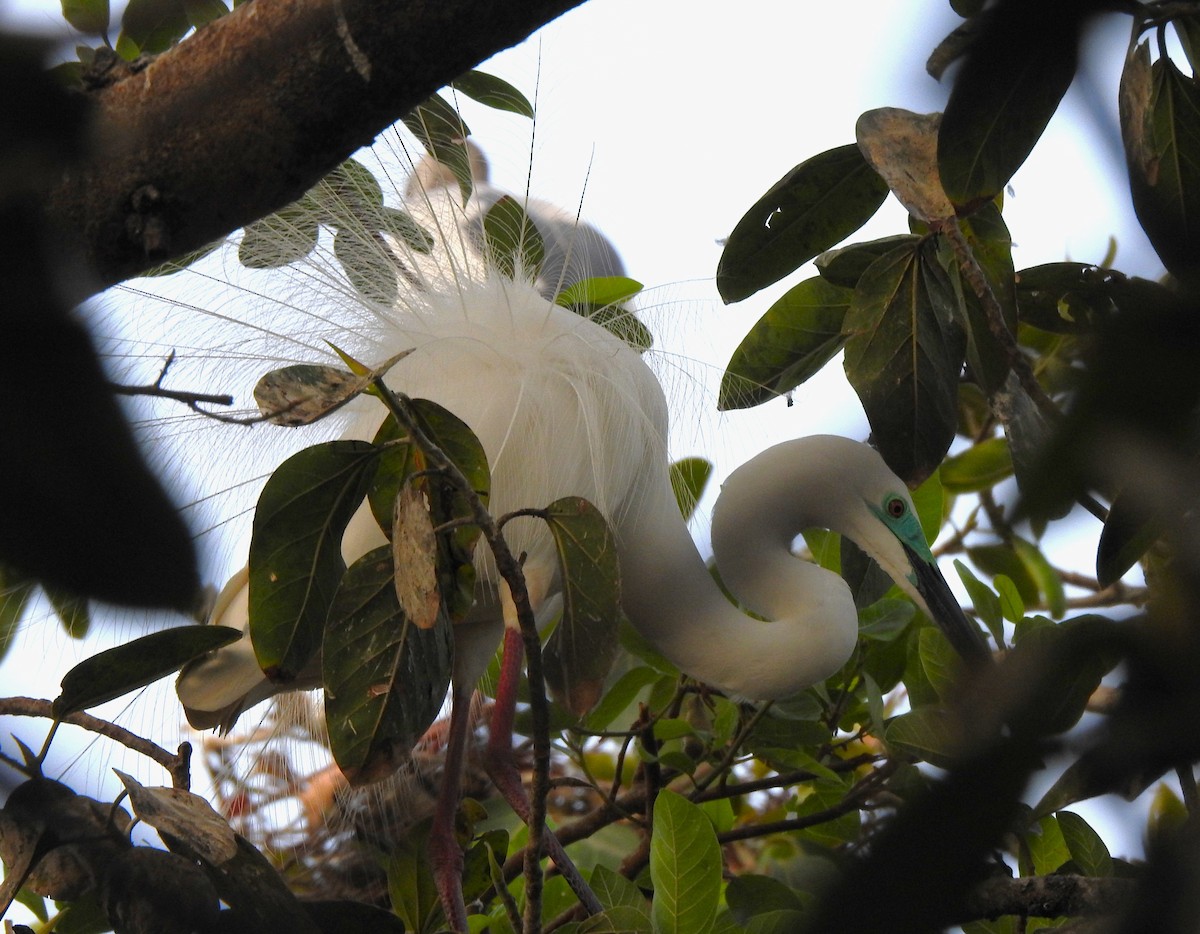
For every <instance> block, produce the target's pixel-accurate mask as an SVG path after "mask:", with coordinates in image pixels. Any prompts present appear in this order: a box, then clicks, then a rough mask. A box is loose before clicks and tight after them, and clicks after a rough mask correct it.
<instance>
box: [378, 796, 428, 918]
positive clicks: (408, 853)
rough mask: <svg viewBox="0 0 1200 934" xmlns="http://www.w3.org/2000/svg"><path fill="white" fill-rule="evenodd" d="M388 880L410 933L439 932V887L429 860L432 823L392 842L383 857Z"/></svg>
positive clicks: (390, 895) (391, 895) (395, 907)
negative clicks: (437, 920) (437, 925)
mask: <svg viewBox="0 0 1200 934" xmlns="http://www.w3.org/2000/svg"><path fill="white" fill-rule="evenodd" d="M381 862H382V864H383V868H384V871H385V872H386V873H387V880H388V899H389V901H390V903H391V906H392V910H393V911H394V912H395V913H396V916H397V917H399V918H400V920H401V921H403V922H404V927H405V929H406V930H409V931H426V930H437V928H436V927H435V926H434V923H433V922H434V920H435V919H437V918H440V914H441V908H440V904H439V902H438V893H437V886H436V884H435V883H434V881H433V871H432V868H431V867H430V860H429V821H428V819H427V820H425V821H422V822H421V824H419V825H418V826H417V827H415V828H414V829H413V830H412V831H411V832H410V833H408V834H404V835H399V836H397V837H396V838H394V839H392V840H389V841H388V851H387V853H386V855H383V856H382V857H381Z"/></svg>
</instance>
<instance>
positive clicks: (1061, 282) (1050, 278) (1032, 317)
mask: <svg viewBox="0 0 1200 934" xmlns="http://www.w3.org/2000/svg"><path fill="white" fill-rule="evenodd" d="M1163 291H1164V289H1163V286H1161V285H1159V284H1158V283H1157V282H1150V281H1148V280H1145V279H1136V278H1133V279H1131V278H1127V277H1126V276H1124V275H1122V274H1121V273H1119V272H1117V271H1116V270H1114V269H1105V268H1104V267H1103V266H1092V265H1088V264H1087V263H1046V264H1044V265H1041V266H1031V267H1030V268H1028V269H1022V270H1021V271H1020V272H1019V273H1017V305H1018V307H1019V309H1020V317H1021V322H1022V323H1023V324H1031V325H1033V326H1034V327H1036V328H1040V329H1041V330H1043V331H1049V332H1051V333H1053V334H1087V333H1091V332H1092V331H1093V330H1094V329H1095V327H1096V325H1097V324H1099V323H1101V322H1103V321H1104V320H1106V319H1107V318H1110V317H1112V315H1113V314H1115V313H1117V312H1118V311H1120V310H1122V309H1136V308H1137V306H1138V305H1139V304H1140V303H1142V302H1143V301H1144V300H1145V299H1146V297H1147V295H1148V294H1149V293H1160V294H1161V293H1162V292H1163Z"/></svg>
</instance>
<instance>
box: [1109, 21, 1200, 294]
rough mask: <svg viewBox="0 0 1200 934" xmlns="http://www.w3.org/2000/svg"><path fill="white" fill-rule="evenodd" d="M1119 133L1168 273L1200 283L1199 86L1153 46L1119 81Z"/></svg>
mask: <svg viewBox="0 0 1200 934" xmlns="http://www.w3.org/2000/svg"><path fill="white" fill-rule="evenodd" d="M1120 103H1121V135H1122V138H1123V139H1124V141H1125V158H1126V162H1127V163H1128V166H1129V190H1130V194H1131V195H1132V196H1133V207H1134V210H1135V211H1136V212H1137V216H1138V220H1139V221H1141V224H1142V228H1143V229H1144V230H1145V231H1146V236H1148V237H1149V238H1150V242H1151V243H1152V244H1154V249H1155V251H1156V252H1157V253H1158V255H1159V257H1160V258H1161V259H1162V261H1163V265H1165V266H1166V267H1167V269H1168V270H1169V271H1170V272H1172V273H1174V274H1175V275H1176V276H1178V277H1179V278H1180V279H1182V280H1183V281H1185V282H1187V283H1189V284H1192V285H1195V284H1196V283H1197V282H1200V87H1197V85H1196V82H1195V81H1194V80H1193V79H1192V78H1190V77H1188V76H1187V75H1185V74H1183V72H1181V71H1180V70H1179V69H1178V68H1177V67H1176V66H1175V64H1174V62H1172V61H1171V59H1170V58H1168V57H1167V56H1160V57H1159V58H1158V60H1157V61H1155V62H1154V63H1153V64H1151V63H1150V49H1149V43H1147V42H1143V43H1141V44H1140V45H1138V46H1137V47H1136V48H1135V49H1132V50H1131V51H1130V55H1129V57H1128V58H1127V59H1126V62H1125V70H1124V72H1123V73H1122V76H1121V94H1120Z"/></svg>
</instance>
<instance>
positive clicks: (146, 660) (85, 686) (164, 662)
mask: <svg viewBox="0 0 1200 934" xmlns="http://www.w3.org/2000/svg"><path fill="white" fill-rule="evenodd" d="M241 635H242V634H241V632H240V631H238V630H237V629H230V628H229V627H227V626H182V627H179V628H176V629H167V630H164V631H163V632H153V633H150V635H148V636H142V637H141V638H140V639H134V640H133V641H132V642H126V643H125V644H124V645H118V646H116V647H115V648H111V649H105V650H104V651H103V652H100V653H98V654H96V655H93V656H92V657H91V658H87V659H84V660H83V661H82V662H80V663H79V664H78V665H76V666H75V667H74V668H72V669H71V670H70V671H68V672H67V673H66V674H65V675H63V679H62V693H61V694H59V696H58V697H57V698H55V700H54V715H55V716H56V717H65V716H66V715H67V714H69V713H74V712H75V711H76V710H84V709H86V708H88V707H94V706H96V705H97V704H103V703H104V702H105V701H108V700H112V699H113V698H114V697H120V696H121V695H122V694H128V693H129V692H130V691H135V690H137V689H138V688H140V687H144V686H145V685H147V684H150V683H151V682H154V681H157V680H158V679H159V678H164V677H166V676H167V675H169V674H172V673H173V672H175V671H178V670H179V669H180V668H181V667H183V665H184V664H186V663H187V662H189V661H191V660H192V659H193V658H197V657H199V656H201V655H203V654H205V653H206V652H211V651H213V650H214V649H219V648H220V647H221V646H223V645H228V644H229V643H231V642H236V641H237V640H238V639H240V638H241Z"/></svg>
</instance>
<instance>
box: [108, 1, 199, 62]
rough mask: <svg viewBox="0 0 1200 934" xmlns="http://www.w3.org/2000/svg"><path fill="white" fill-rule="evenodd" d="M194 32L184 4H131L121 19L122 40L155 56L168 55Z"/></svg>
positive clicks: (141, 51) (171, 2) (144, 52)
mask: <svg viewBox="0 0 1200 934" xmlns="http://www.w3.org/2000/svg"><path fill="white" fill-rule="evenodd" d="M191 28H192V24H191V23H190V22H188V16H187V10H186V9H185V8H184V0H129V5H128V6H127V7H125V13H124V15H122V17H121V36H120V39H121V40H125V41H127V42H132V43H134V45H136V46H137V48H138V51H139V52H140V53H142V54H147V55H154V54H157V53H158V52H165V51H166V50H167V49H169V48H170V47H171V46H173V45H174V44H175V43H176V42H178V41H179V40H180V39H182V38H183V34H184V33H186V32H187V31H188V30H189V29H191ZM118 41H120V40H118ZM118 51H121V50H120V49H118Z"/></svg>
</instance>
